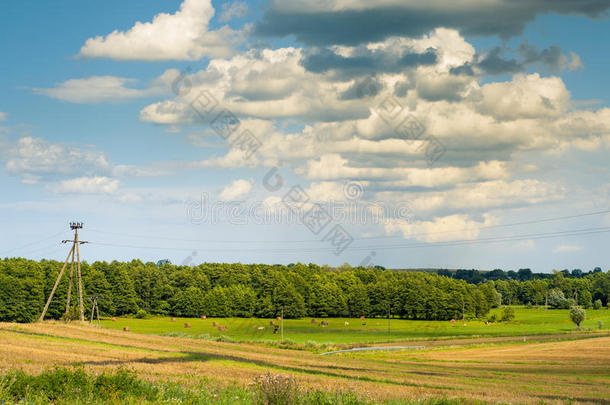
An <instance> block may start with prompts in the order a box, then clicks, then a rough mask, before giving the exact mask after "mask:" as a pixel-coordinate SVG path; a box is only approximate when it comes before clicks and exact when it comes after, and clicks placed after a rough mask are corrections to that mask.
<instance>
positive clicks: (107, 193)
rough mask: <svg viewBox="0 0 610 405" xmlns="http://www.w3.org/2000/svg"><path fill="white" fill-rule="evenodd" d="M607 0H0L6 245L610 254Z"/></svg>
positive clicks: (284, 259) (582, 257) (356, 254)
mask: <svg viewBox="0 0 610 405" xmlns="http://www.w3.org/2000/svg"><path fill="white" fill-rule="evenodd" d="M609 10H610V1H607V0H605V1H604V0H588V1H576V0H573V1H570V0H561V1H557V0H530V1H528V2H514V1H509V0H459V1H455V2H443V1H439V0H426V1H424V0H409V1H405V0H377V1H372V0H328V1H320V0H298V1H279V0H268V1H210V0H183V1H181V0H132V1H129V2H124V1H118V0H107V1H105V2H82V1H76V0H65V1H62V2H60V3H56V2H42V1H36V2H20V1H12V0H11V1H4V2H2V3H1V4H0V54H1V55H2V58H0V221H1V222H0V224H1V225H0V226H1V229H2V232H1V233H0V256H2V257H27V258H31V259H42V258H46V259H55V260H64V259H65V255H67V253H68V247H67V246H66V245H63V244H62V243H61V240H62V239H66V238H69V237H70V235H71V231H70V229H69V226H68V224H69V222H70V221H81V222H84V224H85V226H84V229H83V230H82V231H81V239H84V240H87V241H88V242H90V243H89V244H88V245H84V246H83V248H82V250H81V254H82V257H83V259H84V260H87V261H89V262H93V261H95V260H107V261H112V260H131V259H134V258H138V259H141V260H144V261H155V262H156V261H158V260H161V259H169V260H171V261H172V262H173V263H177V264H198V263H202V262H231V263H232V262H241V263H268V264H276V263H278V264H279V263H281V264H288V263H295V262H303V263H317V264H320V265H322V264H328V265H331V266H336V265H340V264H343V263H350V264H351V265H353V266H356V265H381V266H385V267H388V268H478V269H494V268H502V269H505V270H509V269H519V268H531V269H532V270H534V271H537V272H550V271H552V270H554V269H565V268H567V269H574V268H580V269H583V270H591V269H592V268H594V267H596V266H599V267H602V268H603V269H604V270H607V269H609V268H610V263H609V260H608V258H609V256H608V252H607V246H608V244H609V243H610V159H608V155H609V154H608V152H609V148H610V106H609V101H610V100H609V99H608V94H610V81H609V80H608V78H607V69H608V68H607V66H608V64H609V62H610V43H609V42H608V40H607V39H608V38H610V24H609V23H610V21H609V18H608V17H609Z"/></svg>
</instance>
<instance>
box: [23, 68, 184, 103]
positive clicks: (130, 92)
mask: <svg viewBox="0 0 610 405" xmlns="http://www.w3.org/2000/svg"><path fill="white" fill-rule="evenodd" d="M178 74H179V72H178V71H176V70H174V69H170V70H168V71H166V72H165V73H164V74H163V75H162V76H160V77H159V78H158V79H156V80H154V81H153V82H151V83H150V84H149V85H148V87H146V88H134V87H129V86H130V85H133V84H135V83H137V80H136V79H128V78H123V77H116V76H91V77H88V78H84V79H70V80H66V81H65V82H63V83H59V84H57V85H56V86H55V87H52V88H47V89H40V88H35V89H33V91H34V92H35V93H38V94H43V95H46V96H48V97H51V98H55V99H57V100H62V101H68V102H71V103H81V104H84V103H86V104H94V103H106V102H111V103H113V102H123V101H129V100H133V99H136V98H142V97H152V96H161V95H164V94H167V93H168V92H169V88H170V84H171V82H172V80H174V79H175V78H176V77H177V76H178Z"/></svg>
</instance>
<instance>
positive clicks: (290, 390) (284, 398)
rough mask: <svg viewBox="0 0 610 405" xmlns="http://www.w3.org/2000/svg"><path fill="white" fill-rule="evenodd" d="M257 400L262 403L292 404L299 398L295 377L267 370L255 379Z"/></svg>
mask: <svg viewBox="0 0 610 405" xmlns="http://www.w3.org/2000/svg"><path fill="white" fill-rule="evenodd" d="M254 386H255V390H256V402H257V403H258V404H261V405H291V404H294V403H296V402H297V400H298V398H299V391H300V390H299V386H298V384H297V382H296V380H295V378H294V377H292V376H289V375H284V374H271V373H270V372H267V373H265V374H262V375H260V376H258V377H256V378H255V379H254Z"/></svg>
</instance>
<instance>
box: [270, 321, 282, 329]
mask: <svg viewBox="0 0 610 405" xmlns="http://www.w3.org/2000/svg"><path fill="white" fill-rule="evenodd" d="M271 326H273V327H274V328H277V327H279V326H280V325H278V324H277V323H275V322H273V321H271Z"/></svg>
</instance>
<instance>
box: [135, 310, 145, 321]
mask: <svg viewBox="0 0 610 405" xmlns="http://www.w3.org/2000/svg"><path fill="white" fill-rule="evenodd" d="M147 316H148V313H146V311H144V310H143V309H140V310H139V311H138V312H137V313H136V318H138V319H144V318H146V317H147Z"/></svg>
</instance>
